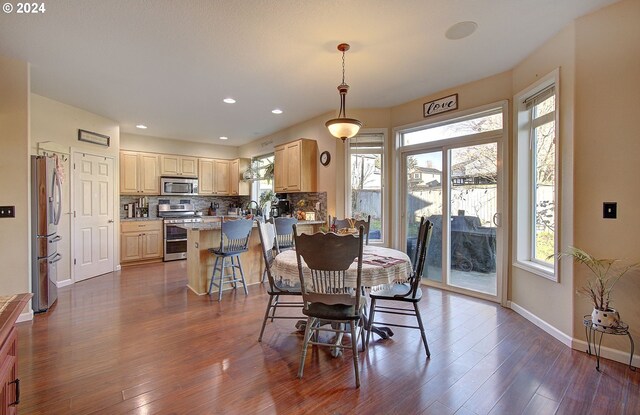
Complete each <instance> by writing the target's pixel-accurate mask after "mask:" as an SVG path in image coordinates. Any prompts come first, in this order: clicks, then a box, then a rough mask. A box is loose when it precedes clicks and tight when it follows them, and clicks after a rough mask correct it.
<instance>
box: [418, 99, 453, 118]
mask: <svg viewBox="0 0 640 415" xmlns="http://www.w3.org/2000/svg"><path fill="white" fill-rule="evenodd" d="M457 109H458V94H453V95H449V96H448V97H444V98H440V99H436V100H435V101H430V102H425V104H424V116H425V117H429V116H431V115H435V114H440V113H441V112H447V111H452V110H457Z"/></svg>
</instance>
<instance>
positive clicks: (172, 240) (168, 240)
mask: <svg viewBox="0 0 640 415" xmlns="http://www.w3.org/2000/svg"><path fill="white" fill-rule="evenodd" d="M186 240H187V238H184V239H165V241H167V242H185V241H186Z"/></svg>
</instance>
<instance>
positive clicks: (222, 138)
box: [220, 136, 229, 140]
mask: <svg viewBox="0 0 640 415" xmlns="http://www.w3.org/2000/svg"><path fill="white" fill-rule="evenodd" d="M228 139H229V137H224V136H222V137H220V140H228Z"/></svg>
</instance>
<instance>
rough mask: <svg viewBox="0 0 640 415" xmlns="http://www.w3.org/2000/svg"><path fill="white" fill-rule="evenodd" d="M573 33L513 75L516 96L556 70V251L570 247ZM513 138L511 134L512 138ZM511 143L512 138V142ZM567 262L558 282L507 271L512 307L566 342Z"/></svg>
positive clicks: (569, 320) (569, 321) (569, 308)
mask: <svg viewBox="0 0 640 415" xmlns="http://www.w3.org/2000/svg"><path fill="white" fill-rule="evenodd" d="M574 45H575V27H574V24H573V23H572V24H570V25H569V26H568V27H566V28H565V29H564V30H562V31H561V32H560V33H559V34H557V35H556V36H554V37H553V38H552V39H550V40H549V41H548V42H546V43H545V44H544V45H543V46H541V47H540V48H538V50H536V51H535V52H533V53H532V54H530V55H529V56H528V57H527V58H526V59H525V60H524V61H522V62H521V63H520V64H518V65H517V66H516V67H515V68H514V69H513V91H514V94H515V93H518V92H519V91H522V90H524V89H525V88H527V87H529V86H530V85H532V84H534V83H535V82H536V81H537V80H538V79H539V78H540V77H543V76H545V75H547V74H548V73H550V72H551V71H553V70H554V69H555V68H557V67H560V88H559V96H560V105H559V107H558V111H559V116H560V126H559V131H558V140H559V143H560V157H561V159H562V160H561V166H560V171H561V176H560V185H559V192H558V195H559V206H560V209H561V213H560V215H559V217H560V228H559V235H560V240H559V245H560V247H561V248H562V247H566V246H568V245H571V244H572V241H573V226H572V223H571V221H570V219H571V217H572V216H573V194H572V193H573V189H572V188H573V179H572V177H573V161H572V156H573V134H574V133H573V124H574V120H573V107H574V105H575V103H574V88H575V86H574V84H575V80H574V72H575V62H574V61H575V58H574V56H575V46H574ZM512 136H513V132H512ZM513 139H515V138H513ZM572 268H573V267H572V265H571V262H570V261H564V262H562V263H561V264H560V278H559V280H560V281H559V282H555V281H551V280H549V279H547V278H544V277H541V276H538V275H535V274H532V273H530V272H527V271H525V270H523V269H521V268H517V267H514V266H512V267H511V281H510V285H511V297H510V298H511V301H512V303H514V304H516V305H517V306H519V307H522V308H523V309H524V310H526V311H527V312H529V313H531V314H533V315H535V316H536V317H537V318H539V319H541V320H543V321H544V322H545V323H546V324H548V325H550V326H552V327H553V328H555V329H556V330H557V331H559V332H561V336H563V337H564V338H565V339H569V338H571V336H572V335H573V319H574V316H573V297H574V295H573V291H574V290H573V286H574V284H573V276H572Z"/></svg>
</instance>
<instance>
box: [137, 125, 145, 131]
mask: <svg viewBox="0 0 640 415" xmlns="http://www.w3.org/2000/svg"><path fill="white" fill-rule="evenodd" d="M136 128H139V129H141V130H146V129H147V126H146V125H144V124H138V125H136Z"/></svg>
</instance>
